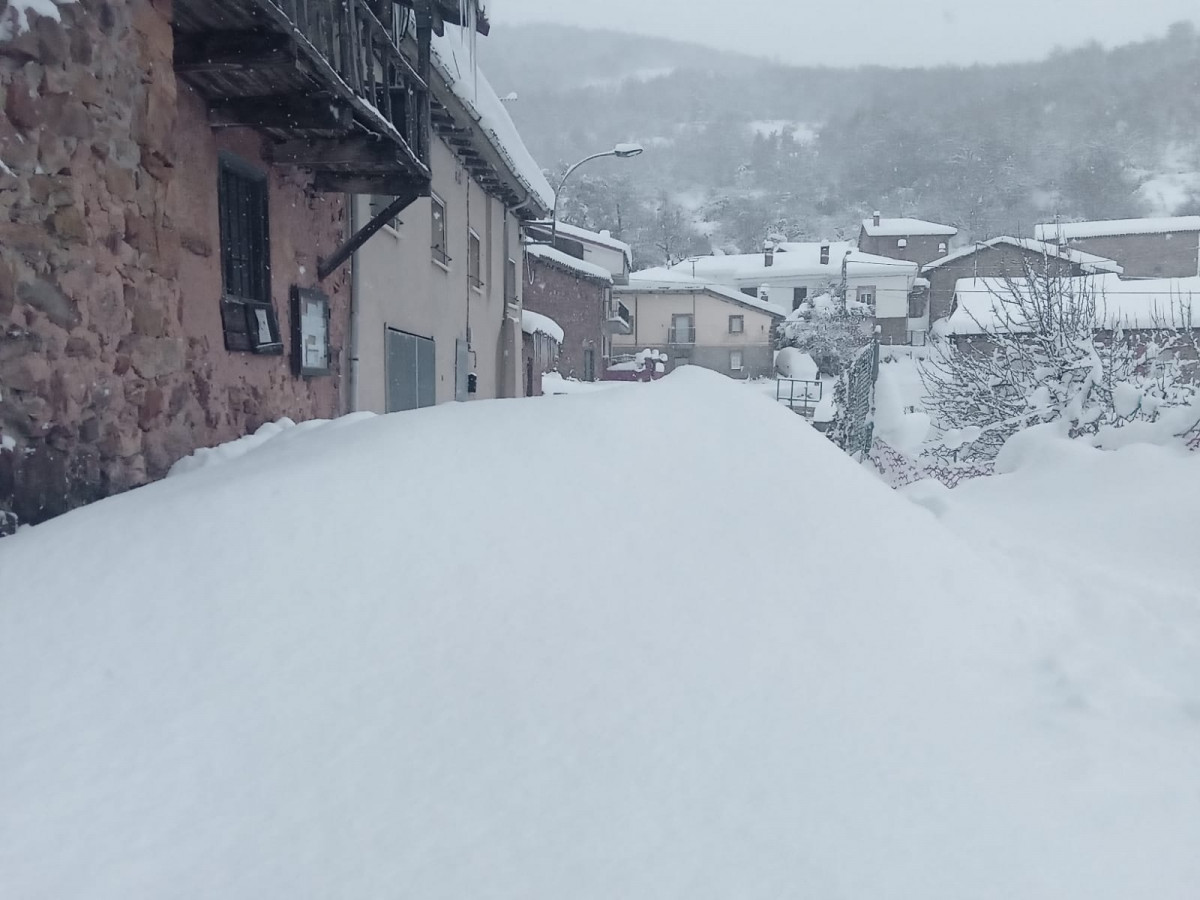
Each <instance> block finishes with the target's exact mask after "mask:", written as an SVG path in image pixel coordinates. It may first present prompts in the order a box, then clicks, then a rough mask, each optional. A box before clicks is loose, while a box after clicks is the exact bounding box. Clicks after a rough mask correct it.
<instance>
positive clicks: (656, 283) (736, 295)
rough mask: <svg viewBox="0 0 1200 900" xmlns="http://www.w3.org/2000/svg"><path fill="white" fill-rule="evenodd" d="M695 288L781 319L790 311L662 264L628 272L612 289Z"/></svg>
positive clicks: (659, 290) (658, 290) (655, 290)
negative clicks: (622, 282)
mask: <svg viewBox="0 0 1200 900" xmlns="http://www.w3.org/2000/svg"><path fill="white" fill-rule="evenodd" d="M696 291H706V292H708V293H710V294H713V295H715V296H718V297H721V298H723V299H725V300H730V301H732V302H733V303H739V304H741V305H742V306H746V307H749V308H751V309H757V310H761V311H762V312H766V313H770V314H771V315H773V316H778V317H779V318H781V319H783V318H786V317H787V315H788V311H787V309H785V308H784V307H782V306H780V305H779V304H777V303H771V302H770V301H768V300H763V299H761V298H760V297H751V296H750V295H749V294H743V293H742V292H741V291H739V290H737V289H736V288H731V287H729V286H728V285H724V284H720V283H718V282H715V281H711V280H709V279H707V278H696V277H693V276H691V275H688V274H687V273H686V272H684V271H683V270H681V269H680V268H678V267H676V268H673V269H668V268H666V267H663V266H660V267H658V268H654V269H642V270H641V271H640V272H634V273H633V274H632V275H630V276H629V284H627V285H617V287H615V288H614V289H613V292H614V293H617V294H622V293H624V294H629V293H674V292H684V293H687V292H696Z"/></svg>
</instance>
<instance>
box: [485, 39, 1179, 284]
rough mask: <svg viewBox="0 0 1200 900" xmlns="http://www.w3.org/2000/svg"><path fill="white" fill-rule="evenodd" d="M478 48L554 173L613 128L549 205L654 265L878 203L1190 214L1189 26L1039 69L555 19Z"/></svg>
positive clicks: (1007, 224)
mask: <svg viewBox="0 0 1200 900" xmlns="http://www.w3.org/2000/svg"><path fill="white" fill-rule="evenodd" d="M480 61H481V65H482V66H483V67H484V69H485V70H486V71H487V73H488V75H489V78H490V79H491V81H492V82H493V84H494V85H495V86H496V88H497V89H498V90H499V91H500V92H501V93H502V94H505V93H508V92H509V91H516V92H517V93H518V95H519V99H518V100H517V101H516V102H513V103H512V104H510V111H511V112H512V114H513V117H514V119H515V120H516V122H517V124H518V126H519V127H520V128H521V131H522V134H523V135H524V137H525V139H526V142H527V143H528V144H529V147H530V149H531V150H532V151H533V153H534V155H535V156H536V157H537V158H538V159H539V160H540V161H541V163H542V164H543V165H544V166H545V167H546V168H547V169H550V170H553V171H557V172H561V171H562V170H563V169H564V168H565V166H566V164H567V163H569V162H572V161H574V160H576V159H579V158H581V157H582V156H584V155H586V154H588V153H591V152H595V151H596V150H598V149H602V148H604V147H608V146H612V144H613V143H615V142H617V141H624V140H633V141H640V142H642V143H644V144H645V145H646V146H647V148H648V152H647V153H646V154H645V155H644V156H643V157H641V158H639V159H637V160H634V161H631V162H628V163H616V162H602V163H598V164H594V165H593V166H589V167H588V169H586V170H583V171H581V173H580V175H579V176H577V179H578V180H575V179H573V182H572V186H571V187H570V188H568V191H567V192H566V194H565V196H564V198H563V204H564V210H565V211H566V213H567V215H569V216H570V217H571V218H572V219H573V220H575V221H577V222H579V223H580V224H583V225H587V226H591V227H605V228H610V229H613V230H614V231H615V232H617V233H619V234H621V236H622V237H624V239H626V240H628V241H629V242H630V243H631V244H633V245H634V247H635V251H636V255H637V257H638V259H639V261H641V262H643V263H646V264H657V263H661V262H664V261H666V260H669V259H672V258H677V257H679V256H680V255H687V254H690V253H700V252H708V251H709V250H710V249H712V248H714V247H715V248H720V249H724V250H742V251H750V250H755V249H757V248H758V246H759V245H760V244H761V242H762V240H763V239H764V238H765V237H767V236H768V235H770V234H780V235H783V236H786V237H791V238H804V237H813V238H815V237H830V238H836V237H851V236H853V234H854V233H856V229H857V223H858V221H859V220H860V219H862V218H863V217H865V216H867V215H869V213H870V212H871V211H872V210H873V209H876V208H879V209H882V210H883V211H884V212H885V213H887V214H889V215H915V216H918V217H920V218H926V219H932V220H935V221H944V222H947V223H950V224H954V225H957V226H959V227H960V228H961V229H962V232H963V239H965V240H969V239H975V238H983V237H988V236H994V235H996V234H1001V233H1006V232H1008V233H1020V234H1025V235H1028V234H1029V233H1031V231H1032V228H1033V225H1034V224H1036V223H1037V222H1040V221H1048V220H1050V219H1052V218H1053V217H1054V216H1055V215H1061V216H1062V217H1064V218H1067V219H1070V218H1110V217H1111V218H1118V217H1124V216H1130V215H1138V214H1143V213H1152V214H1160V215H1161V214H1169V213H1185V212H1197V211H1200V36H1198V35H1197V32H1196V29H1195V28H1194V27H1193V26H1191V25H1187V24H1180V25H1177V26H1174V27H1173V28H1172V29H1171V30H1170V33H1169V34H1168V35H1166V36H1165V37H1163V38H1160V39H1156V40H1153V41H1146V42H1141V43H1136V44H1130V45H1127V46H1124V47H1118V48H1115V49H1112V50H1105V49H1103V48H1101V47H1099V46H1098V45H1093V46H1088V47H1084V48H1082V49H1079V50H1072V51H1063V52H1058V53H1055V54H1054V55H1052V56H1051V57H1050V58H1048V59H1046V60H1044V61H1042V62H1038V63H1025V64H1014V65H1004V66H975V67H970V68H955V67H939V68H932V69H903V70H900V69H886V68H879V67H866V68H859V69H829V68H802V67H795V66H784V65H780V64H777V63H773V62H770V61H767V60H760V59H756V58H753V57H748V56H742V55H738V54H732V53H723V52H719V51H714V50H710V49H708V48H705V47H700V46H696V45H691V44H686V43H681V42H675V41H669V40H661V39H657V38H649V37H638V36H630V35H624V34H620V33H618V32H611V31H590V30H585V29H578V28H568V27H563V26H556V25H531V26H522V27H508V28H505V27H496V28H495V29H494V31H493V34H492V36H491V37H490V38H488V39H487V40H484V41H480Z"/></svg>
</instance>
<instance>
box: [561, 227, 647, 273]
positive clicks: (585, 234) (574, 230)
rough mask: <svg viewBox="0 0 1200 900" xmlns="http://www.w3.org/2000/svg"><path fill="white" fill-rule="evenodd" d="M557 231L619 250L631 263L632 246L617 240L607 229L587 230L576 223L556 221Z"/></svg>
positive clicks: (570, 236)
mask: <svg viewBox="0 0 1200 900" xmlns="http://www.w3.org/2000/svg"><path fill="white" fill-rule="evenodd" d="M558 233H559V234H562V235H566V236H567V237H569V238H575V239H576V240H580V241H586V242H588V243H592V244H597V245H598V246H601V247H607V248H608V249H610V250H620V251H621V252H622V253H624V254H625V258H626V259H628V260H630V264H631V265H632V260H633V248H632V247H630V246H629V245H628V244H626V243H625V242H624V241H619V240H617V239H616V238H615V237H613V236H612V233H611V232H608V231H588V230H587V229H586V228H580V227H579V226H578V225H571V224H570V223H568V222H559V223H558Z"/></svg>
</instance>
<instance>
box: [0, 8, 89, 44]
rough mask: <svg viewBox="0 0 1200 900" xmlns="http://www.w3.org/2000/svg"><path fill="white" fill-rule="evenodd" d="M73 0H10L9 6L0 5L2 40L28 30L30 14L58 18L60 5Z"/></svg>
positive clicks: (9, 38)
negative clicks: (5, 7)
mask: <svg viewBox="0 0 1200 900" xmlns="http://www.w3.org/2000/svg"><path fill="white" fill-rule="evenodd" d="M72 2H73V0H9V2H8V8H7V9H4V8H2V7H0V41H7V40H11V39H12V38H13V37H15V36H16V35H18V34H21V33H22V32H24V31H26V30H28V28H29V14H30V13H31V12H32V13H37V14H38V15H39V16H48V17H49V18H51V19H55V20H58V19H59V14H58V7H59V6H61V5H65V4H67V3H72Z"/></svg>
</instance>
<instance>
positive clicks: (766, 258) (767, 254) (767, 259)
mask: <svg viewBox="0 0 1200 900" xmlns="http://www.w3.org/2000/svg"><path fill="white" fill-rule="evenodd" d="M763 265H764V266H766V267H767V268H768V269H769V268H771V266H773V265H775V243H774V242H773V241H767V242H766V243H765V244H764V245H763Z"/></svg>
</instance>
